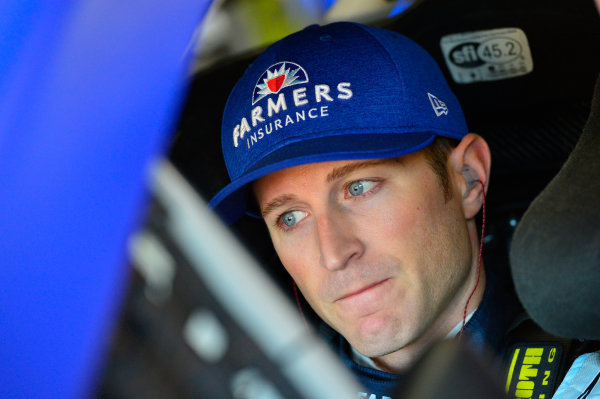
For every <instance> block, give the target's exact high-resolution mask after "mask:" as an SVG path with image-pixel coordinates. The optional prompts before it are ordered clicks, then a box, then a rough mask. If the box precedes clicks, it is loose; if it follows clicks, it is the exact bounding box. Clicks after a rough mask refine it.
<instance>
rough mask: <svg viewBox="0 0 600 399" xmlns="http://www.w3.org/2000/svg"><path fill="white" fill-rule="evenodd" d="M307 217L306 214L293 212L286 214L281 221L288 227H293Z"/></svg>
mask: <svg viewBox="0 0 600 399" xmlns="http://www.w3.org/2000/svg"><path fill="white" fill-rule="evenodd" d="M305 217H306V212H301V211H292V212H287V213H284V214H283V215H282V216H281V221H282V222H283V224H285V225H286V226H288V227H292V226H293V225H295V224H296V223H298V222H299V221H301V220H302V219H304V218H305Z"/></svg>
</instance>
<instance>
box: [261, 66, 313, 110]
mask: <svg viewBox="0 0 600 399" xmlns="http://www.w3.org/2000/svg"><path fill="white" fill-rule="evenodd" d="M301 83H308V75H307V74H306V71H305V70H304V68H302V67H301V66H300V65H298V64H295V63H293V62H289V61H284V62H278V63H277V64H274V65H271V66H270V67H269V68H267V70H266V71H265V72H264V73H263V74H262V75H261V77H260V78H259V79H258V82H256V86H255V87H254V94H253V96H252V105H254V104H256V102H257V101H259V100H260V99H261V98H263V97H266V96H268V95H269V94H273V93H277V92H278V91H279V90H281V89H283V88H284V87H288V86H292V85H297V84H301Z"/></svg>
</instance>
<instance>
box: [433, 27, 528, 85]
mask: <svg viewBox="0 0 600 399" xmlns="http://www.w3.org/2000/svg"><path fill="white" fill-rule="evenodd" d="M440 46H441V47H442V53H443V54H444V58H445V59H446V65H448V69H449V70H450V74H451V75H452V78H453V79H454V81H455V82H456V83H462V84H467V83H475V82H483V81H489V80H499V79H508V78H514V77H516V76H521V75H526V74H528V73H530V72H531V71H533V59H532V58H531V50H530V49H529V43H528V42H527V36H525V32H523V31H522V30H521V29H519V28H502V29H490V30H480V31H476V32H465V33H455V34H452V35H447V36H444V37H442V39H441V40H440Z"/></svg>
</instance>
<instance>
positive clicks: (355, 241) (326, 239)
mask: <svg viewBox="0 0 600 399" xmlns="http://www.w3.org/2000/svg"><path fill="white" fill-rule="evenodd" d="M317 230H318V239H319V248H320V251H321V254H320V255H321V256H320V259H319V263H320V265H321V266H322V267H324V268H326V269H328V270H331V271H335V270H340V269H343V268H345V267H346V266H347V265H348V263H349V262H350V261H352V260H355V259H358V258H360V257H361V256H362V254H363V252H364V245H363V243H362V241H361V240H360V239H359V238H358V236H357V234H356V231H355V229H354V227H353V225H352V223H350V222H348V221H347V220H346V219H345V218H344V217H343V216H340V215H327V216H323V217H321V218H318V221H317Z"/></svg>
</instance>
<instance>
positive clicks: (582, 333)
mask: <svg viewBox="0 0 600 399" xmlns="http://www.w3.org/2000/svg"><path fill="white" fill-rule="evenodd" d="M510 261H511V267H512V274H513V278H514V281H515V287H516V290H517V293H518V295H519V298H520V299H521V302H522V303H523V305H524V307H525V309H526V310H527V311H528V313H529V314H530V315H531V317H532V318H533V319H534V320H535V321H536V322H537V323H538V324H539V325H540V326H541V327H542V328H544V329H545V330H547V331H549V332H551V333H553V334H556V335H559V336H563V337H573V338H579V339H600V306H598V304H599V303H600V80H599V81H598V83H597V84H596V89H595V93H594V99H593V101H592V109H591V113H590V117H589V119H588V122H587V124H586V126H585V128H584V131H583V133H582V135H581V137H580V139H579V141H578V143H577V145H576V147H575V149H574V150H573V152H572V153H571V155H570V156H569V158H568V160H567V161H566V162H565V164H564V165H563V167H562V168H561V170H560V171H559V173H558V174H557V175H556V177H555V178H554V179H553V180H552V181H551V182H550V183H549V184H548V186H547V187H546V188H545V189H544V190H543V191H542V192H541V193H540V194H539V195H538V197H537V198H536V199H535V200H534V201H533V202H532V203H531V205H530V206H529V208H528V210H527V211H526V212H525V214H524V215H523V218H522V220H521V222H520V223H519V225H518V226H517V229H516V231H515V233H514V236H513V242H512V247H511V251H510Z"/></svg>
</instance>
